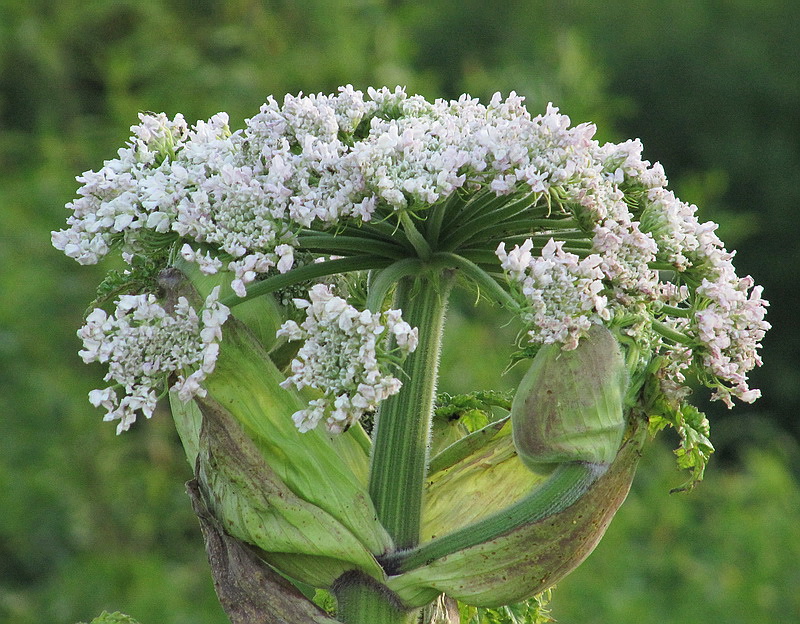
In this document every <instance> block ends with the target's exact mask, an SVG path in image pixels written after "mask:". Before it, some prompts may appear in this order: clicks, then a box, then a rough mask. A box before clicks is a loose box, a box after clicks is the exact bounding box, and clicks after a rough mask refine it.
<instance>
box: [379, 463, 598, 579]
mask: <svg viewBox="0 0 800 624" xmlns="http://www.w3.org/2000/svg"><path fill="white" fill-rule="evenodd" d="M607 470H608V464H603V463H592V462H568V463H565V464H560V465H558V466H557V467H556V468H555V470H554V471H553V473H552V475H550V477H549V478H548V479H547V481H545V482H544V483H543V484H542V485H541V486H539V487H538V488H536V489H534V490H533V491H532V492H531V493H530V494H528V495H527V496H526V497H524V498H523V499H521V500H520V501H518V502H516V503H514V504H513V505H511V506H509V507H507V508H505V509H504V510H502V511H499V512H496V513H494V514H492V515H491V516H488V517H486V518H483V519H482V520H478V521H477V522H474V523H473V524H470V525H468V526H465V527H463V528H461V529H457V530H455V531H453V532H452V533H448V534H447V535H445V536H443V537H439V538H436V539H433V540H431V541H429V542H426V543H425V544H423V545H422V546H418V547H417V548H414V549H410V550H407V551H405V552H397V553H393V554H390V555H388V556H386V557H384V558H383V560H382V563H383V566H384V568H386V569H387V570H388V571H389V572H390V573H391V574H400V573H402V572H408V571H410V570H413V569H415V568H418V567H420V566H424V565H426V564H428V563H429V562H431V561H434V560H436V559H441V558H442V557H446V556H447V555H451V554H453V553H455V552H457V551H459V550H463V549H465V548H469V547H471V546H475V545H477V544H481V543H483V542H488V541H490V540H492V539H495V538H497V537H498V536H500V535H504V534H506V533H508V532H510V531H513V530H515V529H517V528H519V527H522V526H524V525H526V524H532V523H534V522H538V521H540V520H541V519H543V518H546V517H547V516H551V515H554V514H556V513H559V512H561V511H563V510H564V509H566V508H567V507H569V506H570V505H572V504H574V503H575V501H577V500H578V499H579V498H580V497H581V496H583V495H584V494H585V493H586V491H587V490H588V489H589V487H591V485H592V484H593V483H594V482H595V481H597V479H598V478H599V477H600V476H602V475H603V474H605V472H606V471H607Z"/></svg>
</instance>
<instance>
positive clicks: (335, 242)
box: [298, 234, 408, 259]
mask: <svg viewBox="0 0 800 624" xmlns="http://www.w3.org/2000/svg"><path fill="white" fill-rule="evenodd" d="M298 242H299V244H300V248H301V249H305V250H307V251H314V252H317V253H327V254H351V253H353V252H356V253H368V254H372V255H374V256H382V257H385V258H392V259H400V258H405V257H407V256H408V252H407V251H406V250H404V249H403V248H402V247H399V246H398V245H396V244H393V243H389V242H383V241H377V240H374V239H369V238H365V237H363V236H361V237H359V236H342V235H336V236H334V235H332V234H317V235H313V236H300V237H299V239H298Z"/></svg>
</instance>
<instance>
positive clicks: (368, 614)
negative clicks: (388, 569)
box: [333, 574, 419, 624]
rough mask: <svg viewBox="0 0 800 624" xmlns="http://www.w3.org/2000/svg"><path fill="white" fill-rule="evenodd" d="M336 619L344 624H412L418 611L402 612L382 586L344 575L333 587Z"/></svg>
mask: <svg viewBox="0 0 800 624" xmlns="http://www.w3.org/2000/svg"><path fill="white" fill-rule="evenodd" d="M333 593H334V595H335V596H336V601H337V607H336V619H337V620H339V621H341V622H345V624H413V623H415V622H417V619H418V617H419V610H418V609H411V610H409V609H405V608H403V607H401V606H400V604H399V601H398V600H397V599H396V597H395V596H394V595H393V594H392V592H390V591H389V590H388V589H387V588H386V587H384V586H383V585H379V584H378V583H377V582H376V581H374V580H373V579H370V578H367V577H362V576H361V575H358V574H352V575H351V574H345V575H344V576H343V577H342V578H341V579H339V580H338V581H336V584H335V585H334V587H333Z"/></svg>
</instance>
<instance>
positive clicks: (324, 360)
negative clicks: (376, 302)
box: [278, 284, 418, 432]
mask: <svg viewBox="0 0 800 624" xmlns="http://www.w3.org/2000/svg"><path fill="white" fill-rule="evenodd" d="M308 297H309V298H308V299H307V300H306V299H296V300H295V305H296V306H297V307H298V308H300V309H304V310H305V311H306V319H305V321H303V323H302V324H300V325H298V324H297V323H296V322H295V321H287V322H286V323H284V324H283V326H282V327H281V328H280V330H278V335H283V336H286V337H287V338H288V339H289V340H302V341H304V342H303V345H302V346H301V347H300V350H299V352H298V353H297V357H296V358H295V359H294V360H293V361H292V373H293V374H292V375H291V376H290V377H288V378H287V379H286V381H284V382H283V383H282V384H281V385H282V386H284V387H287V388H288V387H290V386H295V387H296V388H298V389H302V388H305V387H311V388H315V389H317V390H319V391H321V392H322V393H323V397H322V398H320V399H315V400H312V401H311V402H310V403H309V407H308V408H307V409H304V410H301V411H299V412H296V413H295V414H294V415H293V417H292V418H293V419H294V421H295V424H296V425H297V427H298V428H299V429H300V430H301V431H308V430H310V429H313V428H314V427H316V426H317V424H318V423H319V421H320V420H322V418H323V417H326V426H327V428H328V430H329V431H331V432H340V431H343V430H344V429H346V428H347V427H349V426H350V425H351V424H352V423H354V422H355V421H357V420H358V419H359V418H360V417H361V416H362V415H363V414H364V413H365V412H369V411H374V410H376V409H377V408H378V404H379V403H380V402H381V401H383V400H384V399H386V398H388V397H390V396H391V395H393V394H396V393H397V392H398V391H399V390H400V387H401V386H402V383H401V381H400V380H399V379H397V378H396V377H394V376H392V375H390V374H388V373H387V372H386V368H387V366H388V364H389V363H390V361H391V360H390V357H389V355H390V354H389V352H388V351H387V348H386V346H385V345H383V344H382V343H385V342H386V339H387V338H388V337H389V336H393V337H394V339H395V343H396V345H397V346H396V348H397V352H398V354H399V355H400V357H404V356H405V355H407V354H408V353H411V352H413V351H414V349H416V346H417V335H418V333H417V328H411V327H410V326H409V325H408V323H406V322H405V321H403V320H402V318H401V313H400V311H399V310H389V311H387V312H384V313H373V312H370V311H369V310H364V311H359V310H357V309H356V308H354V307H353V306H351V305H348V304H347V302H346V301H345V300H344V299H342V298H341V297H337V296H335V295H334V294H333V291H332V289H331V288H330V287H329V286H327V285H325V284H317V285H315V286H313V287H312V288H311V290H310V291H309V293H308Z"/></svg>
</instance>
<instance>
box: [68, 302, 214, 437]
mask: <svg viewBox="0 0 800 624" xmlns="http://www.w3.org/2000/svg"><path fill="white" fill-rule="evenodd" d="M218 296H219V288H215V289H214V291H213V292H212V293H211V294H210V295H209V296H208V297H207V298H206V301H205V305H204V306H203V308H202V309H201V310H200V313H199V314H198V312H196V311H195V310H194V308H192V307H191V305H189V302H188V301H187V300H186V298H185V297H180V298H179V299H178V301H177V303H176V305H175V306H174V309H173V310H172V311H170V312H168V311H167V310H165V309H164V308H163V307H162V306H161V305H159V303H158V302H157V300H156V298H155V296H154V295H147V294H145V295H124V296H122V297H120V298H119V300H118V301H117V305H116V309H115V311H114V313H113V314H111V315H109V314H107V313H106V312H105V311H104V310H102V309H101V308H95V309H94V310H93V311H92V312H91V313H90V314H89V316H88V317H87V318H86V324H85V325H84V326H83V327H82V328H81V329H80V330H79V331H78V337H79V338H81V340H82V341H83V350H81V351H80V356H81V357H82V358H83V361H84V362H86V363H87V364H88V363H89V362H101V363H105V364H108V373H107V374H106V376H105V378H104V379H105V381H113V382H114V384H115V385H114V386H109V387H107V388H103V389H98V390H92V392H90V393H89V400H90V401H91V403H92V405H94V406H95V407H103V408H104V409H105V410H106V415H105V417H104V420H119V421H120V422H119V424H118V425H117V433H121V432H122V431H127V430H128V428H130V426H131V424H133V423H134V422H135V420H136V416H137V413H139V412H141V413H142V414H144V415H145V416H146V417H147V418H150V417H151V416H152V415H153V411H154V410H155V407H156V402H157V400H158V398H159V394H160V393H161V392H162V391H163V390H164V388H165V386H166V380H167V379H168V378H169V377H170V376H171V375H175V376H176V377H177V380H176V381H175V382H174V383H173V385H172V386H171V388H170V389H171V390H173V391H175V392H177V393H178V396H179V397H180V398H181V400H183V401H188V400H189V399H190V398H191V397H193V396H196V395H198V396H204V395H205V390H204V389H203V388H202V386H201V385H200V384H201V382H202V381H203V380H204V379H205V378H206V376H207V375H209V374H210V373H211V372H213V370H214V366H215V363H216V359H217V355H218V353H219V341H220V340H221V338H222V334H221V330H220V327H221V326H222V324H223V323H224V322H225V320H226V319H227V318H228V308H226V307H225V306H224V305H222V304H220V303H219V301H218ZM190 371H191V372H190ZM117 387H119V388H121V389H122V390H123V392H124V396H123V398H122V399H120V398H119V397H118V395H117V391H116V388H117Z"/></svg>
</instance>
